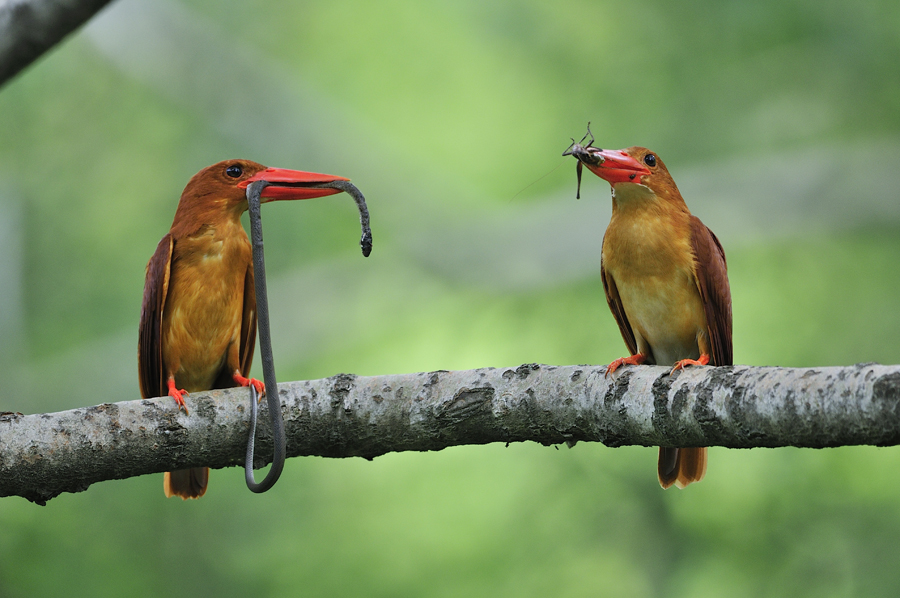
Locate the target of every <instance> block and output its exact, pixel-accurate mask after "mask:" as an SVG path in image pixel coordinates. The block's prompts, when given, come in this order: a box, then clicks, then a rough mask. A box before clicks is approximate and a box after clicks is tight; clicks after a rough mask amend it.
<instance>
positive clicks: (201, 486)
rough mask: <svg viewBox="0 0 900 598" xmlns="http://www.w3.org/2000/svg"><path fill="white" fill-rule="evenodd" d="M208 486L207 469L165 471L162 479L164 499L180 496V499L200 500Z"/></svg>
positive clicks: (192, 468) (193, 468) (194, 468)
mask: <svg viewBox="0 0 900 598" xmlns="http://www.w3.org/2000/svg"><path fill="white" fill-rule="evenodd" d="M207 484H209V467H191V468H190V469H179V470H178V471H167V472H166V477H165V478H163V491H164V492H165V493H166V498H171V497H173V496H180V497H181V498H182V499H184V500H187V499H189V498H200V497H201V496H203V495H204V494H206V486H207Z"/></svg>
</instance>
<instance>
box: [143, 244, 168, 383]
mask: <svg viewBox="0 0 900 598" xmlns="http://www.w3.org/2000/svg"><path fill="white" fill-rule="evenodd" d="M173 246H174V241H173V240H172V235H171V234H169V235H166V236H165V237H163V238H162V240H161V241H160V242H159V245H157V246H156V252H154V254H153V257H151V258H150V261H149V262H148V263H147V275H146V280H145V281H144V301H143V303H142V304H141V324H140V327H139V328H138V379H139V380H140V384H141V396H142V397H144V398H145V399H149V398H151V397H161V396H164V395H165V394H166V393H167V388H166V372H165V368H164V367H163V359H162V317H163V309H165V306H166V294H167V293H168V292H169V272H170V271H171V264H172V249H173Z"/></svg>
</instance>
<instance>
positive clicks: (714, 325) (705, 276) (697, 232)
mask: <svg viewBox="0 0 900 598" xmlns="http://www.w3.org/2000/svg"><path fill="white" fill-rule="evenodd" d="M691 246H692V249H693V251H694V259H695V260H696V268H695V270H696V272H695V274H696V277H697V286H698V287H699V288H700V298H701V299H702V300H703V308H704V309H705V310H706V324H707V327H708V329H709V341H710V348H711V351H712V355H710V356H709V357H710V364H711V365H732V364H733V363H734V358H733V354H732V346H731V289H730V288H729V286H728V264H727V263H726V261H725V250H724V249H722V244H721V243H719V239H717V238H716V235H714V234H713V232H712V231H711V230H709V229H708V228H707V227H706V225H705V224H703V223H702V222H700V219H699V218H697V217H696V216H691Z"/></svg>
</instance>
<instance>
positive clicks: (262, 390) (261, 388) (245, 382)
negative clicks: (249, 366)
mask: <svg viewBox="0 0 900 598" xmlns="http://www.w3.org/2000/svg"><path fill="white" fill-rule="evenodd" d="M231 377H232V379H233V380H234V381H235V382H237V383H238V384H239V385H241V386H250V385H251V384H252V385H253V388H255V389H256V394H257V395H258V396H259V398H260V400H262V397H263V395H264V394H266V385H265V384H263V382H262V381H261V380H257V379H256V378H244V377H243V376H241V373H240V372H239V371H237V370H235V371H234V374H232V375H231Z"/></svg>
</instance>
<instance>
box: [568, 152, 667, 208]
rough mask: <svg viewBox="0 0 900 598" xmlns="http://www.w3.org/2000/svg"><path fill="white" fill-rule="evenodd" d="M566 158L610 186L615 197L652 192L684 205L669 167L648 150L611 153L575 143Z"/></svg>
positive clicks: (659, 196)
mask: <svg viewBox="0 0 900 598" xmlns="http://www.w3.org/2000/svg"><path fill="white" fill-rule="evenodd" d="M592 140H593V139H592ZM564 155H572V156H574V157H575V158H576V159H578V161H579V163H580V164H583V165H584V166H586V167H587V168H588V170H590V171H591V172H593V173H594V174H596V175H597V176H598V177H600V178H601V179H603V180H605V181H606V182H608V183H609V184H610V186H611V187H612V190H613V196H614V197H619V198H621V197H622V196H623V195H624V196H630V195H647V192H648V191H650V192H652V194H653V195H655V196H657V197H658V198H660V199H672V200H675V201H680V202H683V200H682V199H681V194H680V193H679V192H678V187H677V186H676V185H675V181H674V180H673V179H672V175H670V174H669V171H668V169H667V168H666V165H665V164H663V161H662V160H661V159H660V158H659V156H657V155H656V154H655V153H653V152H651V151H650V150H648V149H647V148H645V147H637V146H635V147H629V148H627V149H621V150H608V149H600V148H597V147H593V146H591V145H590V144H588V145H587V146H582V145H580V144H577V143H573V144H572V146H570V148H569V149H568V150H566V154H564ZM579 180H580V171H579Z"/></svg>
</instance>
